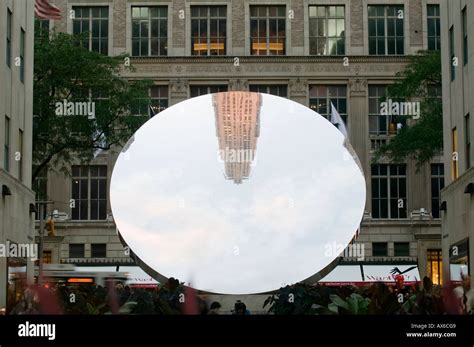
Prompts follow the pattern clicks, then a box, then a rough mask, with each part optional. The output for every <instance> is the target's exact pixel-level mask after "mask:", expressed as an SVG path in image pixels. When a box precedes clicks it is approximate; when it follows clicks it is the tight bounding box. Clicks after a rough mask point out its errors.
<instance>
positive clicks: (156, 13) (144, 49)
mask: <svg viewBox="0 0 474 347" xmlns="http://www.w3.org/2000/svg"><path fill="white" fill-rule="evenodd" d="M167 50H168V8H167V7H166V6H156V7H132V55H134V56H142V57H144V56H145V57H146V56H160V55H167Z"/></svg>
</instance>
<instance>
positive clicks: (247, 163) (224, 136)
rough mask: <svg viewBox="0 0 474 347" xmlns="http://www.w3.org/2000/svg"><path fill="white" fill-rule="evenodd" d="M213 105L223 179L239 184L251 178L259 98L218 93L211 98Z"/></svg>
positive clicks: (237, 93)
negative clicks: (222, 166) (222, 165)
mask: <svg viewBox="0 0 474 347" xmlns="http://www.w3.org/2000/svg"><path fill="white" fill-rule="evenodd" d="M212 104H213V106H214V113H215V117H216V135H217V138H218V141H219V149H218V156H219V159H220V160H221V161H222V162H223V163H224V176H225V178H226V179H228V180H233V181H234V183H235V184H241V183H242V180H243V179H248V178H249V177H250V172H251V166H253V165H255V163H256V154H257V139H258V136H259V133H260V109H261V107H262V96H261V94H259V93H251V92H226V93H218V94H213V95H212Z"/></svg>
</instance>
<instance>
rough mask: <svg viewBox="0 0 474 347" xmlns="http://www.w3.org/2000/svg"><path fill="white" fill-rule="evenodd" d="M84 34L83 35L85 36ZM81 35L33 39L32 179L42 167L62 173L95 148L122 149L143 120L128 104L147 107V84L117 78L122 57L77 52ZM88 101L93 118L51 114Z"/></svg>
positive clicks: (88, 157) (83, 160)
mask: <svg viewBox="0 0 474 347" xmlns="http://www.w3.org/2000/svg"><path fill="white" fill-rule="evenodd" d="M85 35H87V33H86V34H85ZM82 36H83V35H82V34H81V35H70V34H66V33H57V32H52V33H50V36H49V39H48V38H47V36H46V38H45V35H38V36H37V40H35V61H34V103H33V114H34V118H33V163H34V165H35V169H34V172H33V179H34V178H35V177H36V176H37V175H38V174H39V173H40V172H41V170H42V169H44V168H45V167H49V168H55V169H58V170H59V171H62V172H64V173H66V172H68V166H69V165H70V164H71V163H73V162H77V161H79V162H80V163H83V164H84V163H88V162H90V161H91V160H92V158H93V157H94V152H95V151H97V150H100V149H102V150H107V149H110V148H111V147H112V146H123V145H124V144H125V142H126V141H127V140H128V139H129V138H130V136H131V135H132V134H133V133H134V132H135V131H136V129H138V127H140V125H141V124H143V123H144V121H146V118H147V117H144V116H133V115H132V113H131V107H130V106H131V105H130V104H131V101H133V100H140V101H141V103H142V104H143V103H145V104H146V103H148V88H149V86H150V85H151V83H150V81H129V80H127V79H125V78H123V77H121V75H120V74H121V71H122V70H123V69H125V68H127V67H125V66H124V65H125V64H124V61H125V58H126V56H125V55H121V56H116V57H110V56H105V55H102V54H99V53H96V52H92V51H89V50H88V49H85V48H83V47H82V46H81V45H80V44H79V42H81V40H84V37H82ZM64 100H67V102H79V103H84V102H89V101H91V102H94V103H95V105H94V106H95V117H93V118H92V117H88V115H79V114H77V113H76V114H74V115H60V114H57V113H58V112H56V111H57V106H58V104H57V103H63V104H64Z"/></svg>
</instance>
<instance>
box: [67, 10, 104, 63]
mask: <svg viewBox="0 0 474 347" xmlns="http://www.w3.org/2000/svg"><path fill="white" fill-rule="evenodd" d="M72 9H73V11H74V17H75V18H74V19H73V20H72V30H73V34H75V35H77V34H82V33H87V34H84V35H86V37H84V38H81V45H82V46H83V47H84V48H85V49H88V50H90V51H94V52H98V53H102V54H105V55H107V54H108V52H109V8H108V7H107V6H104V7H76V6H74V7H73V8H72Z"/></svg>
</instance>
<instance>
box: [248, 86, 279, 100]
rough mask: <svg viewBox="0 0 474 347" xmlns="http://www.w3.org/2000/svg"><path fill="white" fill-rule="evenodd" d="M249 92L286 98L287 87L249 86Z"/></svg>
mask: <svg viewBox="0 0 474 347" xmlns="http://www.w3.org/2000/svg"><path fill="white" fill-rule="evenodd" d="M249 91H251V92H255V93H266V94H272V95H276V96H281V97H282V98H287V97H288V86H287V85H286V84H251V85H250V86H249Z"/></svg>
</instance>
